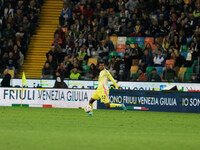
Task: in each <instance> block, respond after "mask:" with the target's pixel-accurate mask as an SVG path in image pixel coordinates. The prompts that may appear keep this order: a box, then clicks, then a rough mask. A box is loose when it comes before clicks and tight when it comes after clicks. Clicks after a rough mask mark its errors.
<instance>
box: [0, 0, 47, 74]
mask: <svg viewBox="0 0 200 150" xmlns="http://www.w3.org/2000/svg"><path fill="white" fill-rule="evenodd" d="M42 3H43V0H0V66H1V67H0V72H3V70H4V69H8V70H13V72H14V77H17V74H18V73H19V70H20V67H21V66H22V64H23V61H24V58H25V57H26V52H27V49H28V44H29V42H30V38H31V36H32V35H33V34H34V31H35V28H36V27H37V20H38V17H39V13H40V9H41V5H42Z"/></svg>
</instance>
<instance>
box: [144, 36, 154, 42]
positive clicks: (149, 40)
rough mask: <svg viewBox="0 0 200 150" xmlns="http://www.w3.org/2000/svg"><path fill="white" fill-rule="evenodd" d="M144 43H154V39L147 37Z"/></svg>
mask: <svg viewBox="0 0 200 150" xmlns="http://www.w3.org/2000/svg"><path fill="white" fill-rule="evenodd" d="M144 42H149V43H154V38H153V37H146V38H145V40H144Z"/></svg>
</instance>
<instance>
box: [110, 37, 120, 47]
mask: <svg viewBox="0 0 200 150" xmlns="http://www.w3.org/2000/svg"><path fill="white" fill-rule="evenodd" d="M117 39H118V37H117V36H110V40H111V41H112V42H113V44H114V45H115V46H116V45H117Z"/></svg>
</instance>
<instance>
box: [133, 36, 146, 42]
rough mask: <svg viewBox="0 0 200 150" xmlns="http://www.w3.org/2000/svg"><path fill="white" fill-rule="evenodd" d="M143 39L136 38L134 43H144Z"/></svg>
mask: <svg viewBox="0 0 200 150" xmlns="http://www.w3.org/2000/svg"><path fill="white" fill-rule="evenodd" d="M144 40H145V38H144V37H136V40H135V41H136V42H137V43H138V42H143V43H144Z"/></svg>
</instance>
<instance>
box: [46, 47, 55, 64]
mask: <svg viewBox="0 0 200 150" xmlns="http://www.w3.org/2000/svg"><path fill="white" fill-rule="evenodd" d="M50 55H51V56H52V57H53V60H54V61H57V58H58V52H57V51H56V50H55V46H51V49H50V50H49V52H48V53H46V57H47V59H48V58H49V56H50Z"/></svg>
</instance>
